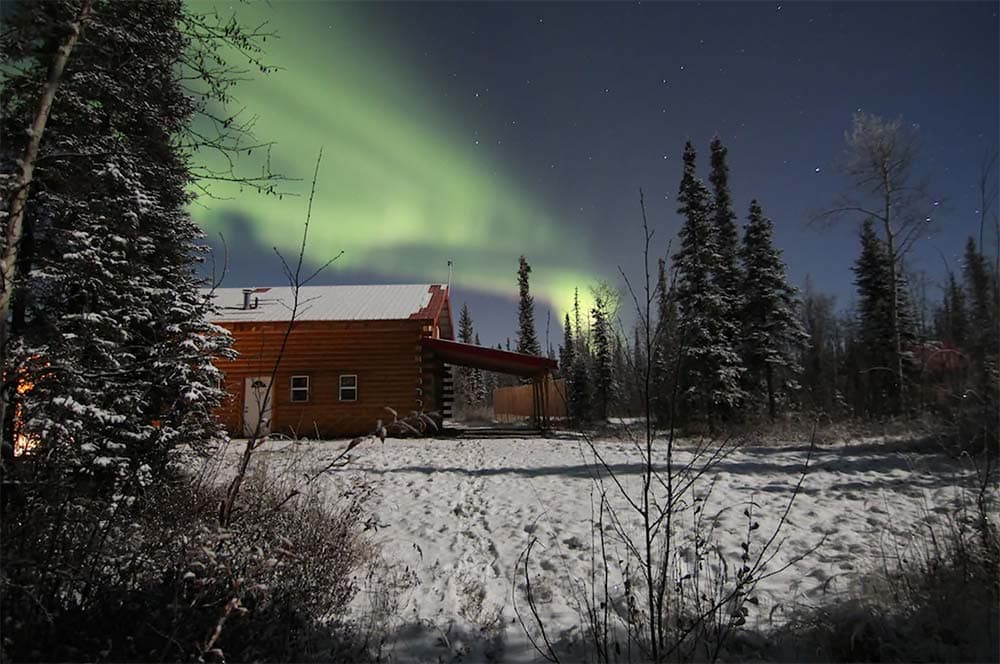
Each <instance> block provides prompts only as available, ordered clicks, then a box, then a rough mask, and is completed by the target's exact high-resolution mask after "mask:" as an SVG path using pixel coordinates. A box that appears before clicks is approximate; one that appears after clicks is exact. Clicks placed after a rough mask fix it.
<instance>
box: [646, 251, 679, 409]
mask: <svg viewBox="0 0 1000 664" xmlns="http://www.w3.org/2000/svg"><path fill="white" fill-rule="evenodd" d="M674 295H675V294H674V291H673V287H672V286H671V284H669V283H668V282H667V267H666V260H664V259H662V258H661V259H660V260H659V263H658V265H657V275H656V311H657V319H656V326H655V328H654V329H655V335H654V339H653V361H652V374H653V375H652V376H651V383H652V388H651V389H652V399H651V401H652V405H653V412H654V413H655V415H656V419H657V421H658V422H660V423H661V424H662V423H665V422H668V421H669V418H670V403H671V400H672V399H673V391H674V385H675V379H676V372H675V371H674V367H675V365H676V363H677V360H678V350H679V348H678V338H677V306H676V303H675V300H674Z"/></svg>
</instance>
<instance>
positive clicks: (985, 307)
mask: <svg viewBox="0 0 1000 664" xmlns="http://www.w3.org/2000/svg"><path fill="white" fill-rule="evenodd" d="M963 259H964V260H963V269H962V276H963V279H964V281H965V288H966V293H967V298H968V317H969V331H970V334H969V336H968V348H969V351H970V353H971V355H972V357H973V359H974V360H975V361H976V362H977V363H978V364H979V365H980V366H981V365H982V363H983V362H984V361H985V359H986V358H987V357H988V356H990V355H996V354H997V352H998V347H1000V339H998V335H1000V330H998V329H997V328H998V326H1000V320H998V316H997V313H998V312H997V301H996V297H997V296H996V293H997V283H996V278H997V276H996V275H995V274H993V270H992V269H991V268H990V264H989V262H988V261H987V260H986V257H985V256H984V255H983V254H982V253H981V252H980V251H979V249H978V248H977V247H976V242H975V240H973V239H972V238H971V237H970V238H969V239H968V241H967V242H966V244H965V254H964V256H963Z"/></svg>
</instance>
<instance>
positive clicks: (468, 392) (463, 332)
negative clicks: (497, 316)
mask: <svg viewBox="0 0 1000 664" xmlns="http://www.w3.org/2000/svg"><path fill="white" fill-rule="evenodd" d="M474 334H475V330H474V328H473V324H472V315H471V314H470V313H469V305H468V303H467V302H463V303H462V309H461V310H460V312H459V314H458V340H459V341H461V342H462V343H465V344H471V343H472V339H473V335H474ZM473 391H474V390H473V385H472V369H470V368H469V367H463V366H457V367H455V401H456V402H457V404H458V406H459V407H460V408H464V407H466V406H471V405H472V402H473Z"/></svg>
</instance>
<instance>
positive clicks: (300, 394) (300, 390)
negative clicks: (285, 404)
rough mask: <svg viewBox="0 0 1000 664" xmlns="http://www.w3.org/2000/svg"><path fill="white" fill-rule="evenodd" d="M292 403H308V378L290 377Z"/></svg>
mask: <svg viewBox="0 0 1000 664" xmlns="http://www.w3.org/2000/svg"><path fill="white" fill-rule="evenodd" d="M292 401H295V402H302V401H309V376H292Z"/></svg>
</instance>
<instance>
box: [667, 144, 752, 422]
mask: <svg viewBox="0 0 1000 664" xmlns="http://www.w3.org/2000/svg"><path fill="white" fill-rule="evenodd" d="M695 160H696V155H695V150H694V147H693V146H692V145H691V143H690V142H688V143H687V144H686V145H685V146H684V174H683V177H682V179H681V184H680V190H679V192H678V196H677V201H678V203H679V207H678V210H677V212H678V213H679V214H681V215H683V217H684V224H683V226H682V227H681V230H680V233H679V236H680V242H681V244H680V249H679V250H678V251H677V253H675V254H674V256H673V263H674V267H675V269H676V270H677V283H676V291H677V306H678V309H679V326H678V327H679V333H680V339H681V347H682V351H681V353H682V357H681V365H680V370H681V372H682V376H681V386H682V390H683V391H682V399H683V402H684V409H683V410H684V416H685V417H688V418H701V419H705V420H708V421H709V422H710V423H712V422H714V421H715V420H716V419H717V418H719V417H724V416H726V415H729V414H731V413H732V412H733V410H734V409H735V408H736V407H737V406H738V405H739V403H740V402H741V401H742V400H743V397H744V392H743V390H742V388H741V387H740V377H741V374H742V372H743V369H742V367H741V364H740V357H739V353H738V352H737V350H736V349H735V348H734V347H733V343H732V340H733V339H734V338H735V336H736V325H737V323H736V321H735V320H734V319H733V318H732V317H727V316H726V315H725V312H727V311H729V310H730V309H731V304H732V303H731V302H730V301H728V300H727V299H726V294H725V293H724V292H723V291H722V290H721V288H720V287H719V282H718V280H717V279H716V278H715V276H714V275H715V274H716V265H717V256H718V254H717V252H716V239H715V232H714V227H713V224H712V210H711V205H710V203H709V193H708V190H707V189H706V188H705V185H704V184H702V182H701V181H700V180H698V178H697V177H696V175H695Z"/></svg>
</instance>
